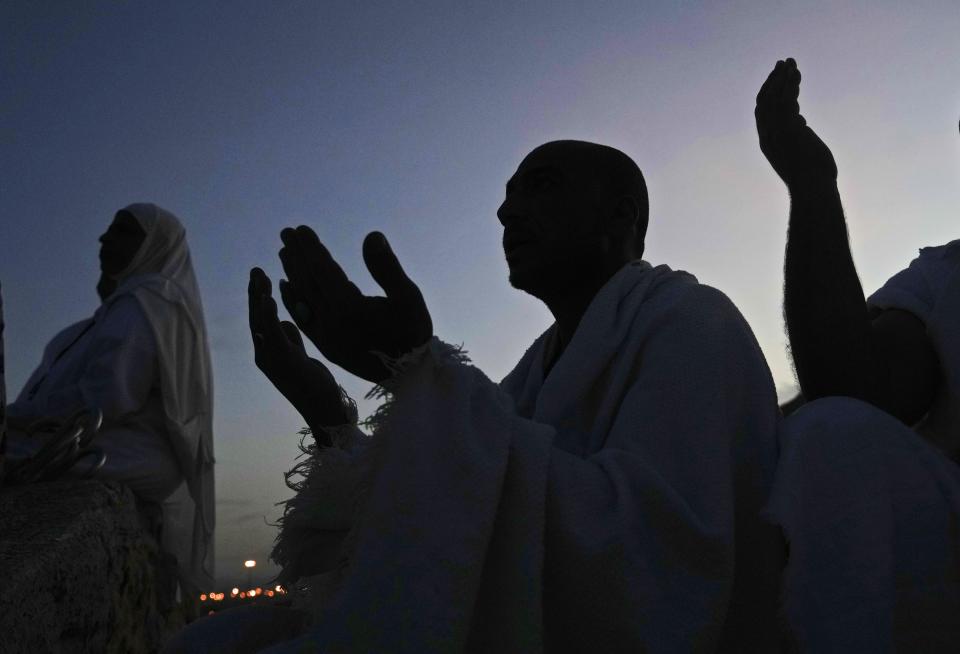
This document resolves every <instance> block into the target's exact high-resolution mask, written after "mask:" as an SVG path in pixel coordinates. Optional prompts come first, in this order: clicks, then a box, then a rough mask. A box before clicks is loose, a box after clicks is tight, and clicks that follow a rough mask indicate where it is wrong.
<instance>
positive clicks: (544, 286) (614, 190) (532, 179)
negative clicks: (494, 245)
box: [497, 141, 648, 298]
mask: <svg viewBox="0 0 960 654" xmlns="http://www.w3.org/2000/svg"><path fill="white" fill-rule="evenodd" d="M647 214H648V202H647V186H646V183H645V182H644V179H643V174H642V173H641V172H640V169H639V168H638V167H637V164H636V163H634V162H633V160H632V159H631V158H630V157H628V156H627V155H625V154H624V153H623V152H621V151H619V150H617V149H615V148H611V147H609V146H606V145H599V144H596V143H588V142H586V141H552V142H550V143H545V144H544V145H541V146H539V147H537V148H535V149H534V150H533V151H532V152H530V154H528V155H527V156H526V157H524V159H523V161H522V162H521V163H520V165H519V167H518V168H517V172H516V173H515V174H514V175H513V176H512V177H511V178H510V180H509V181H508V182H507V189H506V199H505V200H504V201H503V204H502V205H501V206H500V209H499V211H498V212H497V216H498V218H499V219H500V222H501V223H502V224H503V226H504V251H505V253H506V255H507V263H508V265H509V266H510V281H511V283H512V284H513V285H514V286H516V287H517V288H521V289H523V290H526V291H528V292H530V293H532V294H534V295H536V296H538V297H541V298H542V296H543V295H545V294H551V293H554V294H555V293H557V292H561V291H562V289H563V288H564V287H565V286H569V284H571V283H576V282H577V281H578V280H579V279H583V278H584V276H587V277H591V278H592V277H596V276H598V275H600V276H602V275H606V274H612V272H615V271H616V270H619V268H620V267H621V266H623V265H624V264H626V263H627V262H628V261H631V260H633V259H636V258H639V257H640V256H641V255H642V254H643V246H644V238H645V236H646V231H647ZM611 271H612V272H611Z"/></svg>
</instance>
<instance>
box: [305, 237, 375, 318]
mask: <svg viewBox="0 0 960 654" xmlns="http://www.w3.org/2000/svg"><path fill="white" fill-rule="evenodd" d="M295 242H296V246H297V248H298V249H297V252H298V253H299V255H300V256H301V257H303V260H304V261H305V263H306V266H307V268H308V270H309V272H310V274H311V276H312V278H313V281H314V282H315V283H316V284H317V285H318V287H319V288H320V289H321V290H322V292H323V295H324V297H325V298H326V299H327V300H328V301H330V302H332V303H333V304H335V305H336V304H341V303H344V302H348V301H349V300H351V299H352V298H353V297H354V296H356V295H359V294H360V291H359V289H357V287H356V285H355V284H354V283H353V282H351V281H350V278H349V277H348V276H347V273H345V272H344V271H343V268H341V267H340V264H339V263H337V261H336V259H334V258H333V255H331V254H330V250H328V249H327V246H325V245H324V244H323V243H322V242H321V241H320V238H319V237H318V236H317V234H316V232H314V231H313V230H312V229H310V228H309V227H307V226H306V225H300V226H299V227H297V229H296V230H295ZM291 281H292V280H291Z"/></svg>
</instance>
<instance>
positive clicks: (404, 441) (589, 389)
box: [271, 262, 782, 653]
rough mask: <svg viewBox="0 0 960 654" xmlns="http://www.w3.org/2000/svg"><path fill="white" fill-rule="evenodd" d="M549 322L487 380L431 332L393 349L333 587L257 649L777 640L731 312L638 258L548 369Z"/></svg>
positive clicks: (691, 283) (765, 430)
mask: <svg viewBox="0 0 960 654" xmlns="http://www.w3.org/2000/svg"><path fill="white" fill-rule="evenodd" d="M552 333H553V328H551V329H550V330H548V331H547V332H546V333H545V334H544V335H543V336H541V337H540V338H539V339H537V341H536V342H535V343H534V344H533V346H532V347H531V348H530V349H529V350H528V351H527V353H526V355H525V356H524V357H523V358H522V360H521V361H520V363H519V364H518V365H517V367H516V368H515V369H514V371H513V372H512V373H511V374H510V375H508V377H507V378H506V379H505V380H504V381H503V382H502V384H501V385H499V386H498V385H496V384H494V383H493V382H491V381H490V380H489V379H487V378H486V377H485V376H484V375H483V374H482V373H481V372H480V371H479V370H477V369H475V368H473V367H471V366H469V365H465V364H464V363H462V362H460V361H458V360H457V359H456V357H453V356H450V355H449V354H448V353H449V350H445V349H444V346H443V345H442V344H440V343H439V342H437V341H434V342H433V343H432V344H431V345H430V347H428V348H426V349H425V350H424V351H423V352H421V353H420V355H419V358H418V360H417V361H416V362H407V364H406V365H404V366H402V368H403V371H402V372H401V373H400V374H399V375H397V377H395V378H394V379H393V380H392V381H391V382H390V384H389V390H390V391H391V392H392V393H393V396H392V399H391V402H390V405H389V408H388V410H387V412H386V415H385V416H384V417H383V420H382V421H380V426H379V428H378V429H377V430H376V432H375V433H374V435H373V437H372V440H371V447H370V448H369V449H368V450H367V452H366V454H365V455H363V457H361V458H364V457H366V456H369V457H371V458H372V459H373V460H374V461H375V465H373V466H371V469H372V470H373V471H374V472H373V474H374V477H373V480H372V483H371V486H370V490H369V495H368V497H367V498H366V501H365V503H364V505H363V507H362V509H361V511H360V515H359V517H358V519H357V522H356V523H355V526H354V532H353V534H352V535H351V537H349V538H348V539H347V541H346V544H345V548H344V550H343V552H342V555H344V556H345V557H346V559H347V561H348V564H347V566H346V568H345V569H343V570H342V576H341V577H340V578H339V579H338V581H337V588H336V589H334V590H333V592H332V593H331V596H330V600H329V602H328V604H327V605H326V607H325V608H324V609H323V610H322V611H321V612H320V614H319V615H318V618H317V620H316V623H315V626H314V627H313V629H312V630H311V632H310V633H309V635H306V636H304V637H302V638H301V639H298V640H296V641H291V642H290V643H286V644H284V645H282V646H278V647H277V648H275V649H273V650H271V651H299V650H297V648H298V647H313V648H316V649H317V650H318V651H324V652H332V653H335V652H374V651H392V652H464V651H468V652H472V651H477V652H539V651H551V652H553V651H604V652H620V651H629V652H634V651H647V652H653V653H656V652H680V651H698V652H699V651H704V652H712V651H718V650H725V651H764V652H767V651H774V650H775V648H776V644H775V642H774V641H775V639H776V630H775V620H774V616H775V611H776V601H775V600H776V592H777V579H778V575H779V566H780V565H781V563H782V551H781V550H780V549H779V547H780V543H779V540H778V534H777V532H776V531H775V530H774V529H773V528H771V527H768V526H765V525H764V524H763V523H762V522H761V521H760V519H759V515H758V514H759V509H760V506H761V503H762V502H763V500H764V499H765V497H766V493H767V490H768V489H769V486H770V483H771V482H772V477H773V470H774V466H775V460H776V429H777V423H778V415H779V414H778V411H777V405H776V397H775V393H774V387H773V382H772V379H771V376H770V373H769V370H768V368H767V366H766V363H765V361H764V359H763V356H762V354H761V352H760V349H759V347H758V346H757V343H756V341H755V339H754V337H753V335H752V334H751V332H750V329H749V328H748V326H747V325H746V323H745V322H744V320H743V318H742V317H741V316H740V314H739V313H738V312H737V310H736V308H735V307H734V306H733V305H732V304H731V303H730V301H729V300H728V299H727V298H726V297H725V296H723V294H721V293H720V292H718V291H716V290H714V289H711V288H709V287H706V286H702V285H700V284H698V283H697V282H696V280H695V279H694V278H693V277H692V276H690V275H688V274H686V273H681V272H674V271H671V270H670V269H669V268H667V267H665V266H660V267H657V268H651V267H650V266H649V264H646V263H644V262H635V263H633V264H630V265H628V266H626V267H624V268H623V269H622V270H621V271H620V272H619V273H617V274H616V275H615V276H614V277H613V278H612V279H611V280H610V281H609V282H608V283H607V284H606V285H605V286H604V288H603V289H602V290H601V291H600V292H599V293H598V295H597V296H596V297H595V298H594V300H593V302H592V303H591V305H590V307H589V308H588V310H587V312H586V314H585V315H584V317H583V319H582V320H581V322H580V325H579V327H578V328H577V331H576V333H575V335H574V337H573V339H572V341H571V342H570V344H569V345H568V346H567V348H566V350H565V351H564V352H563V354H562V356H561V357H560V359H559V360H558V361H557V363H556V365H555V366H554V367H553V369H552V370H551V372H550V374H549V376H548V377H547V378H546V379H544V375H543V370H544V366H543V362H544V355H545V349H546V347H547V345H548V339H550V338H551V334H552ZM446 347H447V348H449V346H446ZM445 352H446V354H445ZM322 470H323V468H322V467H320V468H318V469H317V471H318V472H319V473H320V474H322ZM318 527H321V525H318Z"/></svg>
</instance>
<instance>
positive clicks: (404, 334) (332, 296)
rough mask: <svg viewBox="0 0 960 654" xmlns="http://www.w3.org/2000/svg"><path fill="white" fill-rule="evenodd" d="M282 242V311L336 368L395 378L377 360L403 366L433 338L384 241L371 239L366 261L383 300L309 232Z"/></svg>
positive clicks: (289, 233) (288, 233) (287, 235)
mask: <svg viewBox="0 0 960 654" xmlns="http://www.w3.org/2000/svg"><path fill="white" fill-rule="evenodd" d="M280 238H281V239H282V240H283V249H281V250H280V260H281V261H282V262H283V269H284V271H285V272H286V273H287V280H288V281H287V282H282V281H281V282H280V295H281V297H282V298H283V303H284V305H285V306H286V307H287V310H288V311H290V315H291V316H293V319H294V320H295V321H296V323H297V326H298V327H299V328H300V329H301V330H302V331H303V333H304V334H306V335H307V337H308V338H309V339H310V340H311V341H313V344H314V345H316V346H317V349H319V350H320V352H322V353H323V356H325V357H326V358H327V359H329V360H330V361H332V362H333V363H335V364H337V365H338V366H340V367H342V368H343V369H344V370H347V371H348V372H351V373H353V374H354V375H357V376H358V377H362V378H363V379H366V380H367V381H371V382H374V383H380V382H382V381H383V380H385V379H387V378H388V377H389V376H390V371H389V370H388V369H387V367H386V366H385V365H384V364H383V362H382V361H381V359H380V357H378V356H377V354H375V353H380V354H385V355H387V356H388V357H391V358H398V357H400V356H402V355H403V354H406V353H407V352H409V351H410V350H412V349H414V348H416V347H417V346H419V345H422V344H423V343H426V342H427V341H428V340H430V337H431V336H433V322H432V321H431V320H430V312H429V311H427V305H426V303H425V302H424V301H423V295H422V294H421V293H420V289H419V288H417V285H416V284H414V283H413V282H412V281H411V280H410V278H409V277H407V275H406V273H404V272H403V268H401V267H400V262H399V261H397V257H396V255H394V253H393V250H391V249H390V245H389V243H387V239H386V238H385V237H384V236H383V234H381V233H379V232H372V233H370V234H368V235H367V238H366V239H364V241H363V260H364V262H365V263H366V264H367V269H368V270H369V271H370V274H371V275H372V276H373V278H374V280H376V282H377V283H378V284H379V285H380V287H381V288H382V289H383V290H384V291H385V293H386V296H385V297H383V296H374V297H368V296H366V295H364V294H363V293H361V292H360V289H358V288H357V287H356V285H355V284H354V283H353V282H351V281H350V279H349V278H347V275H346V273H344V272H343V269H342V268H340V266H339V265H338V264H337V262H336V261H334V259H333V257H332V256H330V252H329V251H327V248H326V247H324V245H323V243H321V242H320V239H319V238H317V235H316V234H315V233H314V231H313V230H312V229H310V228H309V227H305V226H300V227H297V228H296V229H289V228H288V229H285V230H283V231H282V232H280Z"/></svg>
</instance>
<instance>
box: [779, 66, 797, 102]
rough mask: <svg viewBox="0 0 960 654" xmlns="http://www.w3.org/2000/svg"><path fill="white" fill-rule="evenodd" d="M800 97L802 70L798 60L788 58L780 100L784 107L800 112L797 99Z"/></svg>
mask: <svg viewBox="0 0 960 654" xmlns="http://www.w3.org/2000/svg"><path fill="white" fill-rule="evenodd" d="M799 97H800V70H799V69H798V68H797V62H796V61H794V60H793V59H787V61H786V65H785V66H784V73H783V85H782V87H781V88H780V102H781V104H782V106H783V107H784V108H789V109H790V110H793V111H796V112H797V113H800V105H799V104H798V102H797V99H798V98H799Z"/></svg>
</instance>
